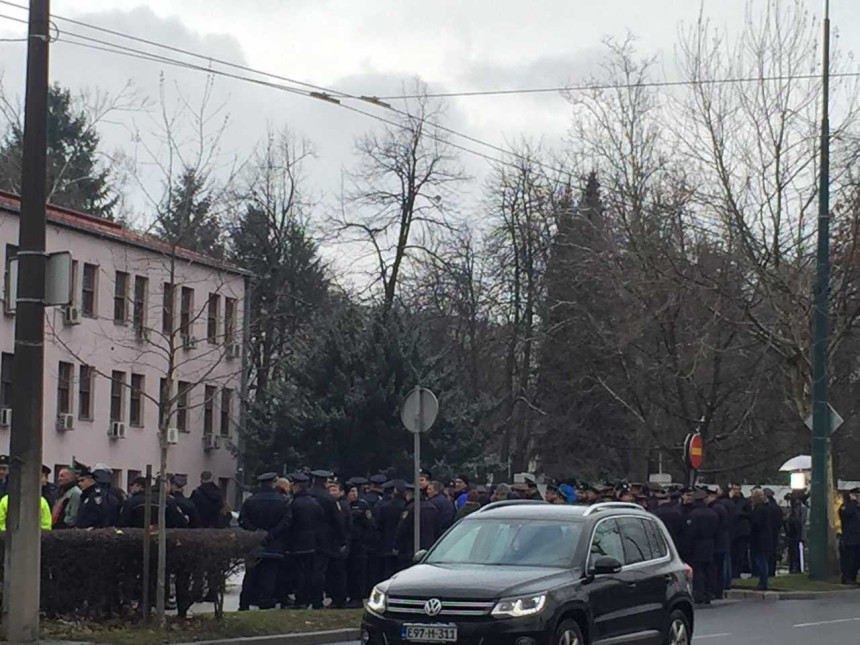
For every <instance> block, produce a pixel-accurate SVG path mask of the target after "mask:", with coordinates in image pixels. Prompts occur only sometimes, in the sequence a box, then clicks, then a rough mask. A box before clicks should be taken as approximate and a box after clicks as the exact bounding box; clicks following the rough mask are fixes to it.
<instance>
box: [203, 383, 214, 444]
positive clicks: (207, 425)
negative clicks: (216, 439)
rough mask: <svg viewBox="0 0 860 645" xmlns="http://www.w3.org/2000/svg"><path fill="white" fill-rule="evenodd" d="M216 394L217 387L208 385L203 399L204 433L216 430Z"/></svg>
mask: <svg viewBox="0 0 860 645" xmlns="http://www.w3.org/2000/svg"><path fill="white" fill-rule="evenodd" d="M215 394H216V390H215V387H214V386H212V385H207V386H206V396H205V399H204V401H203V434H212V433H213V432H215Z"/></svg>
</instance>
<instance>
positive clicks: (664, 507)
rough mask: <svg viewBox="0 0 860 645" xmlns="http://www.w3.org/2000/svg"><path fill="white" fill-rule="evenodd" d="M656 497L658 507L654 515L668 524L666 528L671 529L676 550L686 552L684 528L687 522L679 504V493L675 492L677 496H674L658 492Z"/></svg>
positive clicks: (670, 532) (670, 533)
mask: <svg viewBox="0 0 860 645" xmlns="http://www.w3.org/2000/svg"><path fill="white" fill-rule="evenodd" d="M655 497H656V500H657V508H655V509H654V511H653V512H654V515H656V516H657V517H658V518H659V519H660V521H661V522H663V524H664V525H665V526H666V530H668V531H669V536H670V537H671V538H672V542H673V543H674V545H675V550H676V551H678V553H679V554H681V553H684V554H686V553H685V551H686V549H685V548H684V528H685V526H686V522H685V521H684V516H683V515H682V514H681V507H680V506H679V505H678V497H679V495H678V494H677V493H675V497H673V496H672V495H670V494H668V493H657V494H656V495H655Z"/></svg>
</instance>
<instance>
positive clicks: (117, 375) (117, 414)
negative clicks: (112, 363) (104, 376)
mask: <svg viewBox="0 0 860 645" xmlns="http://www.w3.org/2000/svg"><path fill="white" fill-rule="evenodd" d="M123 390H125V372H116V371H114V372H111V375H110V420H111V421H122V395H123Z"/></svg>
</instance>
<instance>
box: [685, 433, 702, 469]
mask: <svg viewBox="0 0 860 645" xmlns="http://www.w3.org/2000/svg"><path fill="white" fill-rule="evenodd" d="M684 446H685V452H686V456H687V463H688V464H689V465H690V468H692V469H693V470H698V469H699V468H700V467H701V465H702V459H703V457H704V442H703V441H702V435H700V434H699V433H698V432H696V433H694V434H690V435H687V441H686V442H684Z"/></svg>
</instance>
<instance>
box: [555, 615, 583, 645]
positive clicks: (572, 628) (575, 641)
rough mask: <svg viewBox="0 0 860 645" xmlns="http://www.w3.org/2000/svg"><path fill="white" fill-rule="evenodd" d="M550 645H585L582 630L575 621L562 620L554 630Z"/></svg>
mask: <svg viewBox="0 0 860 645" xmlns="http://www.w3.org/2000/svg"><path fill="white" fill-rule="evenodd" d="M552 645H585V640H584V639H583V638H582V630H581V629H580V628H579V623H577V622H576V621H575V620H563V621H561V624H560V625H559V626H558V629H556V630H555V637H554V638H553V639H552Z"/></svg>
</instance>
